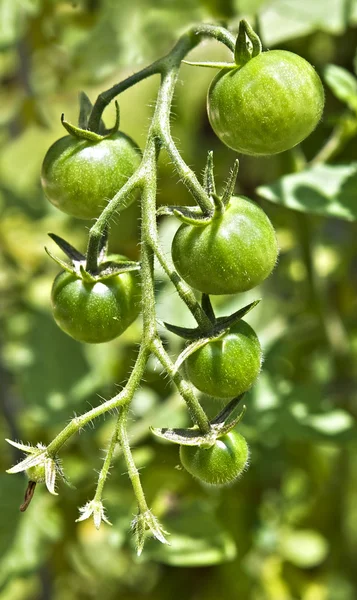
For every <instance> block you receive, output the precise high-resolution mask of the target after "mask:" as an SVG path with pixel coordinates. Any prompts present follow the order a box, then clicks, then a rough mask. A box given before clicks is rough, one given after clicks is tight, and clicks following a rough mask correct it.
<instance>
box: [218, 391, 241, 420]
mask: <svg viewBox="0 0 357 600" xmlns="http://www.w3.org/2000/svg"><path fill="white" fill-rule="evenodd" d="M244 396H245V392H243V394H239V396H236V397H235V398H233V399H232V400H231V401H230V402H228V404H226V406H225V407H224V408H223V409H222V410H221V411H220V412H219V413H218V414H217V415H216V416H215V417H214V418H213V419H212V421H211V424H212V425H221V424H222V423H227V421H228V419H229V418H230V417H231V416H232V415H233V414H234V412H235V410H236V408H237V406H238V404H239V403H240V402H241V400H242V399H243V398H244Z"/></svg>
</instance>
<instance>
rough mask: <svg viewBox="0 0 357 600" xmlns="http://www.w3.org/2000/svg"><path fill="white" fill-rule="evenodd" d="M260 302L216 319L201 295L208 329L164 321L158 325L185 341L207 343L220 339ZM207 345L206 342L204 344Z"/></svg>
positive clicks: (256, 301) (205, 297)
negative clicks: (202, 341) (208, 322)
mask: <svg viewBox="0 0 357 600" xmlns="http://www.w3.org/2000/svg"><path fill="white" fill-rule="evenodd" d="M259 302H260V298H259V299H258V300H254V301H253V302H250V303H249V304H247V305H246V306H243V308H240V309H238V310H237V311H235V312H234V313H232V314H231V315H226V316H225V317H218V318H217V317H216V316H215V314H214V311H213V308H212V304H211V301H210V298H209V295H208V294H202V301H201V305H202V308H203V310H204V312H205V313H206V315H207V316H208V318H209V320H210V321H211V326H210V327H209V328H207V329H206V328H202V327H192V328H191V327H180V326H179V325H173V324H172V323H166V321H161V322H160V324H161V325H162V326H163V327H165V329H167V330H168V331H170V332H171V333H175V334H176V335H178V336H180V337H182V338H184V339H186V340H196V341H198V340H205V339H206V338H208V341H210V340H212V339H214V338H218V337H221V336H222V335H224V334H225V333H226V332H227V331H228V330H229V329H230V327H232V326H233V325H235V324H236V323H238V321H240V319H243V317H245V315H246V314H248V313H249V312H250V311H251V310H252V309H253V308H254V307H255V306H257V305H258V304H259ZM206 343H207V342H206Z"/></svg>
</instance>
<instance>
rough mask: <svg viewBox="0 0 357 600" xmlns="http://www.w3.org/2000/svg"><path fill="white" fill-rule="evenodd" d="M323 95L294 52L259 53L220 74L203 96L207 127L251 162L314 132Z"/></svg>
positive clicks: (311, 71) (310, 71) (311, 72)
mask: <svg viewBox="0 0 357 600" xmlns="http://www.w3.org/2000/svg"><path fill="white" fill-rule="evenodd" d="M323 107H324V89H323V87H322V83H321V80H320V78H319V76H318V75H317V73H316V71H315V69H314V68H313V67H312V66H311V65H310V63H308V62H307V61H306V60H305V59H303V58H301V57H300V56H298V55H297V54H294V53H293V52H287V51H285V50H271V51H268V52H261V53H260V54H258V55H257V56H255V57H254V58H252V59H250V60H249V61H248V62H247V63H246V64H245V65H244V66H242V67H239V68H237V69H231V70H228V69H222V70H221V71H220V72H219V73H218V74H217V75H216V77H215V78H214V79H213V81H212V83H211V85H210V88H209V90H208V96H207V110H208V117H209V121H210V123H211V126H212V128H213V130H214V132H215V133H216V135H217V136H218V137H219V139H220V140H221V141H222V142H223V143H224V144H226V145H227V146H229V148H232V149H233V150H236V151H237V152H241V153H242V154H250V155H252V156H264V155H269V154H277V153H278V152H283V151H284V150H288V149H289V148H293V147H294V146H296V144H299V142H301V141H302V140H304V139H305V138H306V137H307V136H308V135H310V133H311V132H312V131H313V130H314V129H315V127H316V126H317V124H318V122H319V121H320V119H321V116H322V111H323Z"/></svg>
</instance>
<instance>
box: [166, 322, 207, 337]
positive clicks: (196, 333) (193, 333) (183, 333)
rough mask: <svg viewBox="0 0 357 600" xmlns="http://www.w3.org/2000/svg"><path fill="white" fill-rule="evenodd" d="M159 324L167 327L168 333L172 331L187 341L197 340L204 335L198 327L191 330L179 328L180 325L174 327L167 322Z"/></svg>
mask: <svg viewBox="0 0 357 600" xmlns="http://www.w3.org/2000/svg"><path fill="white" fill-rule="evenodd" d="M158 323H159V324H160V325H162V326H163V327H165V329H167V331H171V333H174V334H175V335H178V336H179V337H182V338H183V339H185V340H197V338H199V337H200V335H201V334H202V332H201V330H200V329H199V328H198V327H195V328H189V327H179V326H178V325H172V324H171V323H166V322H165V321H160V320H158Z"/></svg>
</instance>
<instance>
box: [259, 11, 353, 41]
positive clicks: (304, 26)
mask: <svg viewBox="0 0 357 600" xmlns="http://www.w3.org/2000/svg"><path fill="white" fill-rule="evenodd" d="M345 5H346V2H345V0H326V1H325V2H314V1H311V0H299V1H298V2H297V1H296V0H275V1H273V2H267V3H265V4H264V5H263V8H262V10H261V13H260V33H261V36H262V39H263V44H264V45H265V46H268V47H270V46H272V45H275V44H278V43H280V42H282V41H286V40H290V39H294V38H297V37H301V36H306V35H309V34H310V33H312V32H314V31H317V30H319V31H326V32H328V33H332V34H341V33H343V32H344V31H345V29H346V28H347V25H348V17H349V15H348V14H347V11H346V6H345Z"/></svg>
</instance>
